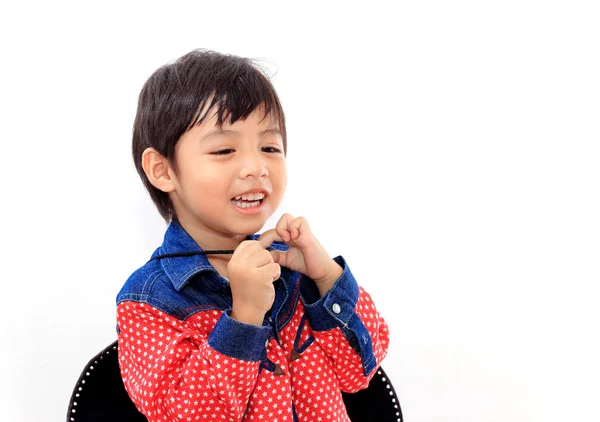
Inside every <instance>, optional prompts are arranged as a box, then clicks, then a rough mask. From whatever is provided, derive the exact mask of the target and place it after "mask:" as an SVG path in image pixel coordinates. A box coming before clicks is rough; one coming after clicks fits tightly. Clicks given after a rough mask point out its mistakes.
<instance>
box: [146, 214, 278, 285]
mask: <svg viewBox="0 0 600 422" xmlns="http://www.w3.org/2000/svg"><path fill="white" fill-rule="evenodd" d="M259 236H260V235H258V234H253V235H248V236H247V237H246V240H256V239H258V237H259ZM271 248H273V249H277V250H282V251H286V250H287V249H288V248H289V246H288V245H286V244H285V243H280V242H274V243H273V244H272V245H271ZM196 251H202V248H201V247H200V246H199V245H198V244H197V243H196V241H195V240H194V239H193V238H192V237H191V236H190V235H189V234H188V233H187V232H186V231H185V229H184V228H183V227H181V224H180V223H179V222H178V221H177V220H172V221H171V223H170V224H169V227H168V228H167V231H166V232H165V237H164V240H163V244H162V245H161V246H160V247H159V248H158V249H156V250H155V251H154V253H153V254H152V258H153V257H155V256H158V255H162V254H171V253H180V252H196ZM160 263H161V265H162V268H163V270H164V271H165V273H166V275H167V277H168V278H169V280H171V283H173V287H175V289H176V290H177V291H181V289H183V288H184V287H185V285H186V284H187V283H188V281H190V279H191V278H192V277H193V276H195V275H196V274H199V273H202V272H214V273H215V274H218V272H217V270H216V269H215V267H213V266H212V264H211V263H210V262H209V261H208V258H207V257H206V255H202V254H198V255H191V256H178V257H171V258H162V259H160Z"/></svg>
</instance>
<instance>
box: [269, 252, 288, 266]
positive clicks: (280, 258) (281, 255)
mask: <svg viewBox="0 0 600 422" xmlns="http://www.w3.org/2000/svg"><path fill="white" fill-rule="evenodd" d="M269 252H270V254H271V257H272V258H273V262H275V263H277V264H280V265H283V266H284V267H285V254H286V252H283V251H278V250H276V249H275V250H272V251H269Z"/></svg>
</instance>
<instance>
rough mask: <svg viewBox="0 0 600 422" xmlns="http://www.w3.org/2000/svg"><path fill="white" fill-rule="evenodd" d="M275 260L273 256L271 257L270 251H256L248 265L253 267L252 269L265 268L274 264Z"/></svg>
mask: <svg viewBox="0 0 600 422" xmlns="http://www.w3.org/2000/svg"><path fill="white" fill-rule="evenodd" d="M274 262H275V261H274V259H273V256H271V254H270V253H269V251H268V250H266V249H260V250H258V251H256V252H255V253H254V254H253V255H252V256H251V257H250V258H249V259H248V263H249V264H250V265H251V267H253V268H260V267H264V266H265V265H267V264H272V263H274Z"/></svg>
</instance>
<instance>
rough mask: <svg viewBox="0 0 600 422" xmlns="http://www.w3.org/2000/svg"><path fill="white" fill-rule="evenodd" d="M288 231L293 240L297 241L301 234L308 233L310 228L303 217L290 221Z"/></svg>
mask: <svg viewBox="0 0 600 422" xmlns="http://www.w3.org/2000/svg"><path fill="white" fill-rule="evenodd" d="M289 230H290V233H291V235H292V238H293V239H298V238H299V237H300V234H302V233H306V234H308V233H310V227H309V226H308V222H307V221H306V218H304V217H298V218H296V219H295V220H294V221H292V222H291V223H290V229H289Z"/></svg>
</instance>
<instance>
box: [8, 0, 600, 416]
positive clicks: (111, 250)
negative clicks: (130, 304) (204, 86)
mask: <svg viewBox="0 0 600 422" xmlns="http://www.w3.org/2000/svg"><path fill="white" fill-rule="evenodd" d="M392 4H393V3H392V2H389V3H387V2H386V3H384V2H375V1H369V2H356V3H352V2H319V3H316V2H315V3H311V2H259V1H251V2H240V3H232V2H218V1H215V2H202V1H194V2H186V3H177V2H169V3H167V2H164V3H151V2H138V3H135V4H134V3H133V2H125V1H123V2H114V3H111V2H97V3H96V4H92V3H90V2H73V3H71V4H67V3H65V2H41V1H40V2H19V3H18V5H17V4H10V3H8V2H7V3H3V4H2V6H0V40H1V41H0V42H1V43H2V50H1V53H0V60H1V62H2V63H1V65H0V72H1V77H0V84H1V85H0V89H1V90H0V106H1V109H0V116H1V117H0V118H1V125H0V140H1V144H0V145H1V149H0V151H1V153H2V158H1V161H0V162H1V163H2V173H1V174H2V179H1V180H2V199H1V201H2V205H1V209H2V211H1V212H2V216H1V217H2V218H1V224H2V232H1V242H0V248H1V255H0V256H1V258H0V259H1V268H2V272H1V275H0V280H1V291H2V296H0V300H1V307H0V312H1V315H0V317H1V319H0V321H1V324H2V325H1V330H2V331H1V339H2V340H1V341H2V345H1V346H0V353H1V359H0V379H1V381H0V389H1V390H0V411H1V414H0V419H1V420H2V421H27V422H29V421H50V420H64V418H65V415H66V410H67V406H68V401H69V397H70V394H71V391H72V389H73V387H74V385H75V382H76V381H77V378H78V376H79V374H80V372H81V370H82V369H83V367H84V365H85V364H86V362H87V361H88V360H89V359H90V358H91V357H92V356H93V355H94V354H96V353H97V352H98V351H100V350H101V349H102V348H103V347H104V346H106V345H108V344H109V343H110V342H112V341H113V340H114V339H115V338H116V334H115V296H116V294H117V292H118V291H119V289H120V288H121V286H122V284H123V282H124V281H125V280H126V278H127V277H128V276H129V274H130V273H131V272H132V271H133V270H135V269H136V268H137V267H139V266H140V265H142V264H143V263H144V262H146V260H147V259H148V257H149V255H150V253H151V252H152V251H153V250H154V248H155V247H157V246H158V245H159V244H160V242H161V240H162V236H163V232H164V229H165V226H164V223H163V222H162V220H161V219H160V217H159V215H158V213H157V212H156V211H155V209H154V207H153V205H152V203H151V202H150V200H149V198H148V196H147V194H146V193H145V191H144V190H143V188H142V184H141V182H140V180H139V178H138V176H137V174H136V172H135V170H134V167H133V163H132V160H131V157H130V142H131V128H132V124H133V118H134V114H135V108H136V102H137V95H138V93H139V91H140V89H141V87H142V85H143V83H144V82H145V80H146V79H147V77H148V76H150V74H151V73H152V72H153V71H154V70H155V69H156V68H157V67H159V66H161V65H163V64H165V63H167V62H169V61H171V60H173V59H176V58H177V57H179V56H181V55H183V54H185V53H186V52H188V51H189V50H191V49H194V48H201V47H205V48H211V49H215V50H217V51H220V52H224V53H232V54H237V55H242V56H247V57H253V58H262V59H264V60H265V61H266V62H268V63H269V66H270V67H271V68H272V69H274V70H276V71H277V73H276V75H275V76H274V78H273V82H274V84H275V87H276V89H277V90H278V92H279V95H280V97H281V101H282V104H283V106H284V109H285V112H286V114H287V119H288V139H289V141H288V142H289V149H288V165H289V177H290V182H289V185H288V190H287V193H286V197H285V200H284V203H283V204H282V206H281V208H280V209H279V212H278V214H276V215H275V216H274V218H273V219H272V220H273V221H270V222H269V223H268V225H269V227H265V229H266V228H270V227H272V225H273V224H274V221H275V220H276V219H277V217H278V216H279V215H281V213H283V212H289V213H291V214H293V215H296V216H300V215H302V216H305V217H306V218H307V219H308V221H309V223H310V224H311V227H312V228H313V231H314V232H315V234H316V235H317V237H318V238H319V239H320V240H321V242H322V243H323V244H324V246H325V247H326V248H327V250H328V251H329V252H330V254H331V255H332V256H335V255H338V254H342V255H343V256H345V257H346V258H347V260H348V262H349V264H350V268H351V269H352V270H353V272H354V274H355V276H356V277H357V279H358V280H359V282H360V283H361V284H362V285H363V286H364V287H365V288H366V289H367V290H368V291H370V292H371V294H372V296H373V297H374V299H375V301H376V303H377V305H378V307H379V309H380V311H381V313H382V314H383V315H384V317H385V318H386V319H387V321H388V322H389V325H390V329H391V335H392V341H391V346H390V350H389V356H388V357H387V358H386V360H385V361H384V368H385V369H386V371H387V372H388V373H389V375H390V378H391V379H392V382H393V384H394V386H395V388H396V390H397V392H398V394H399V396H400V402H401V405H402V408H403V411H404V415H405V418H406V420H407V421H410V422H417V421H445V422H448V421H457V422H465V421H478V422H479V421H509V420H511V421H561V420H562V421H565V420H579V421H583V420H585V421H591V420H598V417H599V413H600V412H599V411H598V409H597V402H598V397H599V396H600V388H599V381H598V379H599V375H600V371H599V363H598V361H599V356H600V348H599V346H598V339H599V334H598V332H599V329H598V325H599V324H598V322H599V321H600V315H599V310H598V302H599V299H600V298H599V295H598V293H597V291H596V286H597V285H598V282H599V281H600V275H599V273H600V268H599V257H600V254H599V253H600V240H599V239H600V224H599V218H598V216H600V191H599V189H600V170H599V165H598V163H599V162H600V147H599V140H600V136H599V135H600V124H599V112H600V83H599V81H600V78H599V76H598V75H600V60H599V52H600V49H599V47H600V30H599V25H598V22H599V19H600V14H599V13H598V12H599V11H598V7H597V6H596V4H597V2H593V1H589V2H583V1H537V2H536V1H524V0H518V1H497V2H490V1H483V2H482V1H464V0H461V1H453V2H446V1H424V0H422V1H413V2H401V3H399V4H395V5H394V6H392Z"/></svg>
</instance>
